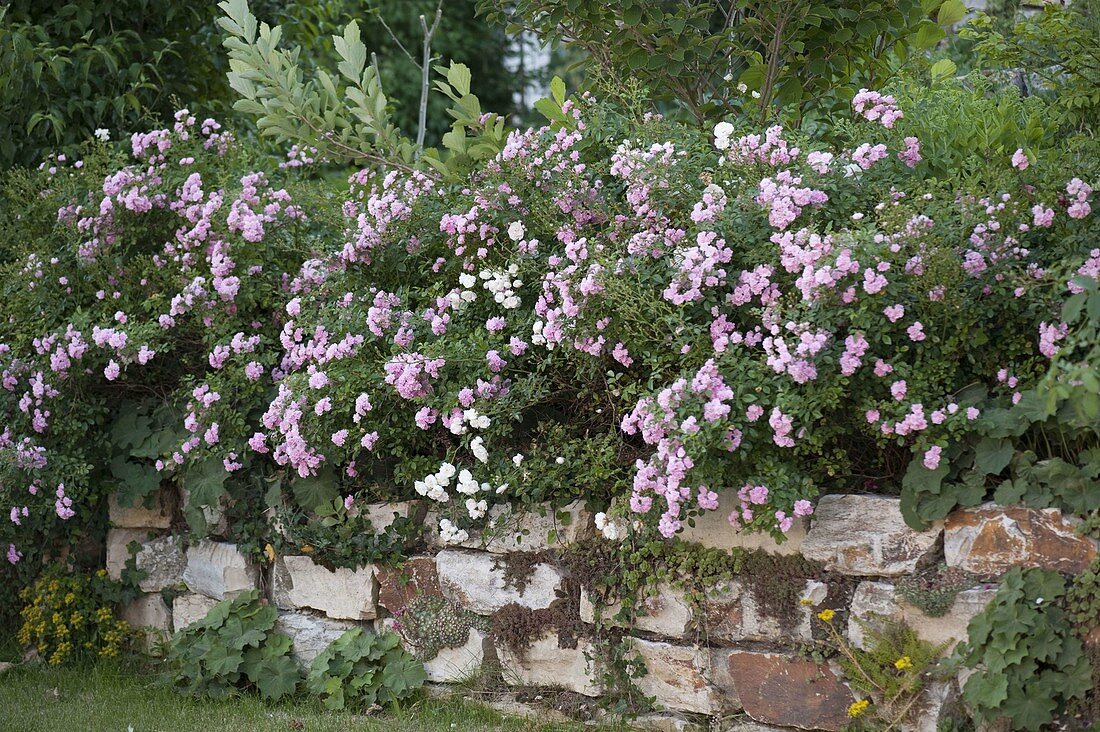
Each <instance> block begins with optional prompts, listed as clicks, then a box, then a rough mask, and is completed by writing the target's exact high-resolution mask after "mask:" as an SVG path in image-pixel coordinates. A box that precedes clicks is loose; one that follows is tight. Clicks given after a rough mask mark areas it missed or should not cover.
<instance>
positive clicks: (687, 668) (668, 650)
mask: <svg viewBox="0 0 1100 732" xmlns="http://www.w3.org/2000/svg"><path fill="white" fill-rule="evenodd" d="M634 648H635V650H636V651H637V652H638V655H639V656H641V658H642V660H643V662H644V663H645V667H646V672H647V673H646V675H645V676H643V677H641V678H640V679H637V681H636V683H637V685H638V688H639V689H640V690H641V692H642V693H643V694H645V695H646V696H652V697H655V698H656V700H657V703H658V704H660V705H661V706H663V707H667V708H669V709H678V710H681V711H685V712H696V713H698V714H711V715H714V714H721V713H722V712H723V711H725V710H727V709H729V708H730V707H731V706H734V707H735V706H736V704H735V702H733V701H732V699H729V698H725V699H723V695H722V694H721V693H720V692H719V690H718V689H717V688H715V687H714V686H713V685H712V684H711V682H710V675H711V659H710V653H709V652H708V651H706V650H704V649H699V648H692V647H689V646H674V645H671V644H669V643H656V642H653V641H646V640H642V639H640V638H636V639H634Z"/></svg>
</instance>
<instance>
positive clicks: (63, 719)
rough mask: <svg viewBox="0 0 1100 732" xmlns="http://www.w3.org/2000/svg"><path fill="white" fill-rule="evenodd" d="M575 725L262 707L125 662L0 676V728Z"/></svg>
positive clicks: (14, 731)
mask: <svg viewBox="0 0 1100 732" xmlns="http://www.w3.org/2000/svg"><path fill="white" fill-rule="evenodd" d="M585 729H587V730H591V729H592V727H585V726H584V725H582V724H549V723H547V724H539V723H536V722H533V721H529V720H523V719H517V718H505V717H502V716H501V715H499V714H497V713H496V712H495V711H493V710H491V709H489V708H488V707H486V706H483V705H481V704H478V703H476V702H472V701H469V700H467V699H464V698H462V697H461V696H453V697H449V698H445V699H441V698H433V697H430V696H427V695H424V696H423V697H421V698H419V699H417V700H414V701H410V702H409V703H407V704H405V705H404V706H403V707H402V708H401V709H396V710H392V711H389V710H387V711H385V712H379V713H377V714H374V715H369V716H364V715H357V714H352V713H348V712H329V711H326V710H325V709H324V708H323V707H322V706H321V705H320V704H319V703H317V702H315V701H312V700H309V699H304V700H301V701H292V702H284V703H279V704H265V703H263V702H261V701H260V700H259V699H258V698H256V697H252V696H244V697H237V698H233V699H227V700H224V701H209V700H202V701H198V700H194V699H190V698H187V697H183V696H181V695H179V694H177V693H175V692H174V691H172V690H171V689H169V688H166V687H164V686H162V685H159V684H158V682H157V680H156V678H155V676H154V675H153V673H152V672H148V671H147V670H143V669H140V668H133V667H127V666H115V667H110V666H97V667H91V668H85V669H72V668H64V669H53V668H48V667H45V666H33V667H21V666H17V667H15V668H13V669H11V670H9V671H7V672H5V673H3V674H0V731H2V732H9V731H10V732H84V731H85V730H88V731H93V732H114V731H116V730H117V731H118V732H128V730H133V732H192V731H194V732H218V731H219V730H226V731H227V732H230V731H232V732H252V731H253V730H255V731H257V732H259V731H260V730H263V731H264V732H268V731H269V730H304V731H305V732H337V731H341V732H342V731H344V730H362V731H363V732H376V731H377V732H382V731H383V730H384V731H385V732H434V731H435V730H464V731H466V730H472V731H485V732H498V731H499V732H506V731H509V730H516V731H518V730H524V731H527V732H532V731H535V732H578V731H579V730H585Z"/></svg>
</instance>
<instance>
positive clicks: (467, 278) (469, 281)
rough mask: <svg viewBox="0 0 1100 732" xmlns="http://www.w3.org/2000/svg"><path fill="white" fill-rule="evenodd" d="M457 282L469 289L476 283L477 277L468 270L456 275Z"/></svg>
mask: <svg viewBox="0 0 1100 732" xmlns="http://www.w3.org/2000/svg"><path fill="white" fill-rule="evenodd" d="M458 284H460V285H462V286H463V287H465V288H467V289H469V288H471V287H473V286H474V285H476V284H477V277H474V276H473V275H472V274H470V273H469V272H463V273H462V274H460V275H459V276H458Z"/></svg>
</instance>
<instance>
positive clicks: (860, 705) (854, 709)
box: [848, 699, 871, 719]
mask: <svg viewBox="0 0 1100 732" xmlns="http://www.w3.org/2000/svg"><path fill="white" fill-rule="evenodd" d="M869 706H871V702H869V701H867V700H866V699H860V700H859V701H857V702H852V705H851V706H849V707H848V716H849V717H852V718H853V719H854V718H855V717H858V716H860V715H861V714H863V713H864V712H866V711H867V707H869Z"/></svg>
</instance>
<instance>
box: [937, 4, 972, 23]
mask: <svg viewBox="0 0 1100 732" xmlns="http://www.w3.org/2000/svg"><path fill="white" fill-rule="evenodd" d="M965 16H966V6H965V5H963V3H962V0H946V2H944V4H943V5H941V6H940V12H939V13H937V14H936V23H937V24H938V25H940V26H941V27H944V26H949V25H955V23H958V22H959V21H960V20H962V19H963V18H964V17H965Z"/></svg>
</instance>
